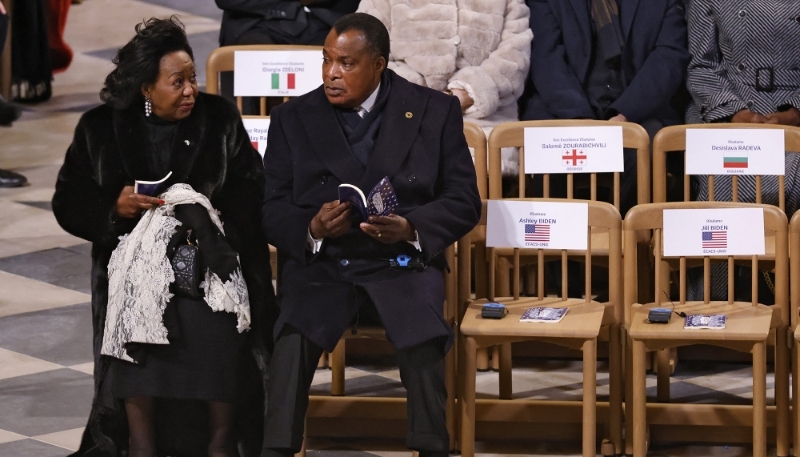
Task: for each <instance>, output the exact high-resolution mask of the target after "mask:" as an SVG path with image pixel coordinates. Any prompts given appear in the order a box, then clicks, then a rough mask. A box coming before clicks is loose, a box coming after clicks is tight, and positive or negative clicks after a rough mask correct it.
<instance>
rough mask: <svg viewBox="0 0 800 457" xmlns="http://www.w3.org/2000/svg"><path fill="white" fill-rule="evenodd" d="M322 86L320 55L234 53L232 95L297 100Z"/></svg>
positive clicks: (303, 53) (302, 52) (306, 53)
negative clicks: (296, 98)
mask: <svg viewBox="0 0 800 457" xmlns="http://www.w3.org/2000/svg"><path fill="white" fill-rule="evenodd" d="M320 84H322V51H317V50H312V51H236V52H234V54H233V95H235V96H237V97H240V96H241V97H297V96H300V95H303V94H305V93H307V92H311V91H312V90H314V89H316V88H317V87H319V86H320Z"/></svg>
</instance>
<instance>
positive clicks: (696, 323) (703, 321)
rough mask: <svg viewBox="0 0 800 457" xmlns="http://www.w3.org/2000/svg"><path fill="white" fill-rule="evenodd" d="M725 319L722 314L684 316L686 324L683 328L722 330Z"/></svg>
mask: <svg viewBox="0 0 800 457" xmlns="http://www.w3.org/2000/svg"><path fill="white" fill-rule="evenodd" d="M727 319H728V318H727V317H726V316H725V315H724V314H690V315H689V316H686V323H685V324H683V328H690V329H696V328H711V329H723V328H725V321H727Z"/></svg>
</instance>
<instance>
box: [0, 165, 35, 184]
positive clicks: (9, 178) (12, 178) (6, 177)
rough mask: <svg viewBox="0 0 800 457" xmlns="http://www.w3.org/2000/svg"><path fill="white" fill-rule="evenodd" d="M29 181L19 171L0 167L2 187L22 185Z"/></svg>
mask: <svg viewBox="0 0 800 457" xmlns="http://www.w3.org/2000/svg"><path fill="white" fill-rule="evenodd" d="M27 182H28V179H27V178H26V177H24V176H22V175H21V174H19V173H14V172H13V171H8V170H3V169H0V187H20V186H24V185H25V184H27Z"/></svg>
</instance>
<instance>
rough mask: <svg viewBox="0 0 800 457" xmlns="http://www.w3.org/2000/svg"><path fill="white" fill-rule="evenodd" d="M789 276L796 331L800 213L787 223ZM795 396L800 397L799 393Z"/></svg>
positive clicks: (799, 303)
mask: <svg viewBox="0 0 800 457" xmlns="http://www.w3.org/2000/svg"><path fill="white" fill-rule="evenodd" d="M789 274H790V275H791V279H790V281H789V298H790V300H791V301H790V316H791V319H790V321H791V322H790V324H791V326H792V329H796V328H797V324H798V322H800V211H797V212H796V213H794V216H792V220H791V221H790V222H789ZM795 395H800V392H797V393H795ZM799 398H800V397H799ZM798 426H800V424H798ZM798 438H800V436H798ZM798 445H800V443H798Z"/></svg>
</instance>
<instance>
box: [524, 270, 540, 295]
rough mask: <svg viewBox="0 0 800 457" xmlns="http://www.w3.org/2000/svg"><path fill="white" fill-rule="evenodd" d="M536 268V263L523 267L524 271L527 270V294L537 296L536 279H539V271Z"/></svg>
mask: <svg viewBox="0 0 800 457" xmlns="http://www.w3.org/2000/svg"><path fill="white" fill-rule="evenodd" d="M536 268H537V267H536V266H534V265H528V266H526V267H525V268H523V271H524V272H525V282H524V284H525V294H526V295H527V296H529V297H534V296H536V290H537V289H536V286H537V283H536V281H537V279H538V278H537V276H538V272H537V271H536Z"/></svg>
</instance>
